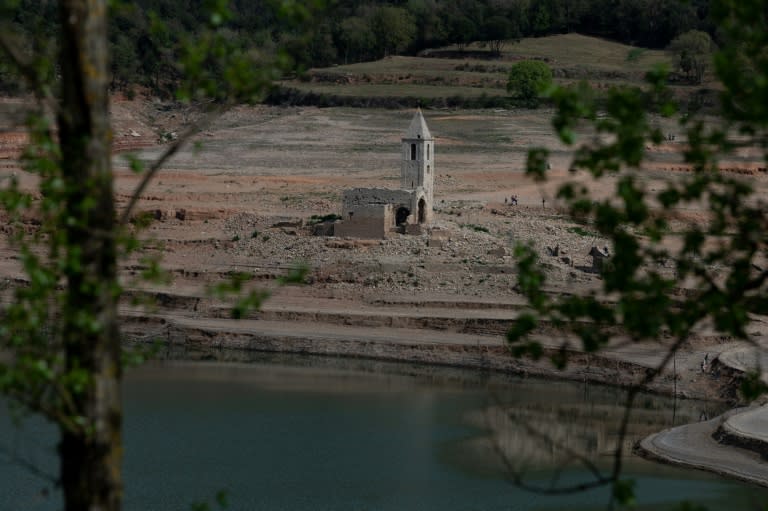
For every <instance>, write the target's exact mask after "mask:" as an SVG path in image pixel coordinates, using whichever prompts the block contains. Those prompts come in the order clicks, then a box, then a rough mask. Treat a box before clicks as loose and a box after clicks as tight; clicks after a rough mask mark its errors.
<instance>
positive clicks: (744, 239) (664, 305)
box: [508, 0, 768, 503]
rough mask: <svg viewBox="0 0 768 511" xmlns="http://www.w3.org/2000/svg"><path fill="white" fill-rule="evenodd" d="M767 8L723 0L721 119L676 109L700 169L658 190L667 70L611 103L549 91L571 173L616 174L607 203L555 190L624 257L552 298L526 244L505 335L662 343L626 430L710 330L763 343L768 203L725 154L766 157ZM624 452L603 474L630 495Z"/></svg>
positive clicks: (532, 159)
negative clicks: (651, 164) (651, 387)
mask: <svg viewBox="0 0 768 511" xmlns="http://www.w3.org/2000/svg"><path fill="white" fill-rule="evenodd" d="M764 7H765V3H764V2H762V1H759V0H713V2H712V8H713V12H714V13H715V14H716V21H717V23H718V26H719V29H720V30H721V31H722V34H723V40H724V45H723V47H722V49H721V50H720V51H719V52H718V53H717V54H716V56H715V62H716V68H715V70H716V73H717V77H718V79H719V80H720V82H721V83H722V87H723V93H722V103H723V111H724V115H723V117H722V118H721V119H720V120H719V122H717V123H711V122H704V120H702V119H699V118H698V117H697V115H696V114H695V112H685V115H680V116H679V117H678V129H679V130H680V132H681V133H683V134H684V135H685V139H686V146H685V147H686V149H685V151H684V152H683V155H682V157H683V158H684V160H685V163H686V164H687V165H688V166H690V168H691V170H692V172H690V173H687V174H685V175H680V176H675V177H674V178H670V179H669V180H668V181H667V182H666V183H665V184H664V185H663V186H657V185H654V188H650V187H649V186H647V185H646V184H645V181H644V180H643V179H642V167H643V162H644V159H645V158H646V151H647V148H648V147H651V146H654V145H658V144H661V143H662V141H663V140H664V133H662V132H661V130H660V129H659V127H658V119H657V118H656V115H662V116H665V117H673V116H676V115H677V114H678V110H677V108H676V105H675V104H674V103H672V102H671V101H670V95H669V91H668V90H667V88H666V81H667V74H666V72H665V70H656V71H653V72H651V73H649V74H648V77H647V78H648V81H647V86H646V87H645V88H643V89H640V88H628V87H625V88H617V89H613V90H611V91H610V92H609V93H608V95H607V97H606V99H605V100H604V101H603V102H602V103H601V104H600V105H598V104H596V103H595V101H594V100H593V99H592V98H591V96H590V95H589V94H585V91H584V90H583V89H579V88H558V89H555V90H554V91H553V92H551V94H550V97H551V99H552V100H553V101H554V103H555V105H556V107H557V110H556V114H555V117H554V119H553V125H554V128H555V130H556V132H557V135H558V137H559V139H560V141H561V142H563V143H564V144H566V145H568V146H571V147H573V148H574V149H575V152H574V159H573V162H572V164H571V169H572V170H573V172H575V173H586V174H589V175H591V176H592V177H594V178H597V179H610V180H611V182H612V183H615V191H614V193H613V194H612V195H611V197H610V198H607V199H602V200H594V198H593V197H591V196H590V193H589V190H588V189H587V188H586V187H585V186H584V185H583V184H579V183H577V182H571V183H567V184H564V185H562V186H561V187H560V188H559V191H558V198H559V199H560V200H562V201H563V202H564V203H565V204H566V205H567V207H568V209H569V211H570V213H571V214H572V215H573V216H574V217H575V218H578V219H579V220H580V221H584V220H585V219H586V220H587V221H588V222H589V223H590V224H591V228H592V229H594V230H596V231H597V232H599V233H600V234H601V235H602V236H603V237H605V238H606V239H609V240H610V245H611V246H612V253H613V254H614V256H613V257H612V264H610V265H608V266H607V267H606V268H605V269H604V271H603V273H602V275H601V276H602V288H601V290H600V292H599V293H594V294H590V295H587V296H578V297H577V296H567V297H553V296H550V295H548V294H546V293H544V286H545V285H546V278H545V273H544V272H543V271H541V268H540V267H539V266H538V263H537V254H536V253H535V251H534V250H533V248H532V247H529V246H522V247H519V248H518V251H517V255H518V260H519V262H518V265H519V270H520V274H519V282H518V286H519V288H520V290H521V292H522V293H523V294H525V296H526V297H527V299H528V301H529V304H530V306H531V312H530V313H528V314H525V315H523V316H522V318H521V320H520V321H518V323H517V325H516V326H515V327H514V328H513V329H512V330H510V332H508V340H509V341H510V343H511V344H512V346H513V352H514V353H516V354H524V353H528V354H531V355H533V356H540V355H541V354H542V349H541V346H540V345H539V344H538V343H537V342H535V341H532V340H529V339H528V338H527V337H528V335H529V334H530V333H531V332H534V331H535V330H536V329H537V327H538V325H539V324H540V322H541V321H542V320H547V321H548V322H549V323H550V324H551V325H554V326H557V327H560V328H561V329H563V330H564V331H565V332H569V333H572V334H575V335H576V336H577V337H578V338H579V339H580V341H581V348H582V349H583V350H584V351H586V352H594V351H596V350H600V349H602V348H605V347H606V346H608V345H609V343H611V342H612V341H613V340H614V339H615V338H616V337H617V336H621V338H626V339H629V340H631V341H653V342H656V343H659V344H660V345H662V346H663V347H664V348H663V349H664V351H662V352H661V353H662V357H661V360H660V362H659V363H658V365H657V366H656V367H654V368H652V369H649V370H648V371H647V373H646V374H645V375H644V376H642V377H641V378H640V379H638V380H637V381H635V382H633V385H632V386H631V388H630V390H629V392H628V396H627V402H626V412H625V419H624V422H623V424H624V426H622V428H625V425H626V423H627V419H628V417H629V414H630V413H631V410H632V404H633V402H634V398H635V396H636V395H637V392H638V391H639V390H640V389H641V388H643V387H644V386H645V385H647V384H648V383H649V382H650V381H652V380H653V379H654V378H656V377H657V376H658V375H659V374H661V372H662V371H664V370H665V368H666V367H667V366H668V365H669V364H670V363H671V362H672V360H673V358H674V356H675V353H676V352H677V351H678V350H679V349H680V348H681V346H682V345H683V344H684V343H685V342H686V341H687V340H689V339H690V338H691V336H692V335H695V334H696V333H697V332H698V331H699V329H701V328H702V327H706V328H709V329H712V330H713V331H714V332H715V333H716V334H718V335H722V336H724V337H728V338H733V339H739V340H744V341H747V342H755V341H754V340H753V339H752V336H751V334H750V328H749V327H750V323H751V322H752V321H753V318H754V317H755V316H756V315H765V314H766V313H768V293H766V291H768V286H767V285H766V280H767V279H768V269H765V268H764V263H763V262H761V261H762V260H764V258H765V257H766V255H768V254H767V253H766V246H768V209H766V207H765V201H764V199H763V198H761V197H758V196H756V194H755V191H754V188H753V186H752V183H751V182H750V181H749V180H745V179H744V178H741V177H734V176H733V175H729V174H728V173H726V172H725V171H723V170H721V169H720V167H719V164H718V162H719V161H720V159H721V158H727V157H728V156H729V155H733V153H734V151H737V150H740V151H746V150H748V149H750V148H751V149H753V154H759V155H761V156H762V158H763V159H768V156H766V154H765V151H764V148H765V147H766V143H767V142H768V108H767V107H766V105H765V100H764V98H765V97H766V95H768V58H767V57H766V53H765V48H766V47H768V30H766V27H767V26H768V19H767V18H766V16H768V13H766V11H765V8H764ZM649 111H652V112H658V114H651V113H649ZM582 134H583V135H582ZM582 136H583V137H584V138H583V139H582V138H581V137H582ZM681 138H682V137H681ZM546 154H547V151H546V149H537V150H534V151H532V152H531V154H530V155H529V165H528V169H529V170H528V172H529V174H530V175H533V176H534V177H535V178H536V179H545V178H546V165H542V162H543V161H544V159H543V157H545V156H546ZM683 208H684V209H685V210H691V209H694V208H696V209H698V210H699V211H700V214H699V215H698V217H697V218H696V219H695V220H693V219H692V220H690V221H688V222H686V223H684V225H683V226H680V225H679V224H677V225H675V224H674V222H679V221H677V220H676V218H678V217H679V213H680V211H681V209H683ZM681 229H682V232H681ZM562 353H567V347H566V345H565V344H564V345H563V351H561V353H559V354H558V355H557V356H555V357H553V362H555V363H557V364H558V365H562V364H565V363H567V358H563V357H562V356H560V355H561V354H562ZM764 389H765V385H764V384H762V383H759V382H758V380H757V379H756V378H755V377H752V378H747V379H746V381H745V384H744V385H743V386H742V391H743V392H745V393H746V396H747V397H754V395H755V393H756V392H758V391H762V390H764ZM621 433H622V434H623V431H622V432H621ZM622 449H623V447H622V446H621V442H619V447H618V448H617V452H616V456H615V458H614V466H613V469H612V471H611V473H610V475H609V476H607V477H605V478H604V479H603V480H605V481H610V482H611V483H612V484H613V485H614V497H615V498H616V499H617V500H618V501H619V502H622V503H626V502H629V501H631V500H632V491H631V487H630V486H628V485H626V484H625V483H620V481H621V480H620V478H619V477H620V471H621V464H622V462H621V454H622Z"/></svg>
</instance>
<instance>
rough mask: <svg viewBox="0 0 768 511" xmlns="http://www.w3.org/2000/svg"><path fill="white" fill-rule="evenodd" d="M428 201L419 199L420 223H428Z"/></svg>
mask: <svg viewBox="0 0 768 511" xmlns="http://www.w3.org/2000/svg"><path fill="white" fill-rule="evenodd" d="M426 209H427V201H425V200H424V197H422V198H421V199H419V223H420V224H423V223H424V222H426V221H427V211H426Z"/></svg>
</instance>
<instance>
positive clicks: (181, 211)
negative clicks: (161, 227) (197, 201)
mask: <svg viewBox="0 0 768 511" xmlns="http://www.w3.org/2000/svg"><path fill="white" fill-rule="evenodd" d="M176 218H178V219H179V220H181V221H184V219H186V218H187V210H186V209H184V208H182V209H177V210H176Z"/></svg>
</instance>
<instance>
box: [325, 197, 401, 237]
mask: <svg viewBox="0 0 768 511" xmlns="http://www.w3.org/2000/svg"><path fill="white" fill-rule="evenodd" d="M345 195H346V194H345ZM345 199H346V197H345ZM344 206H345V207H344V214H343V217H344V219H343V221H341V222H337V223H336V224H335V226H334V235H335V236H338V237H342V238H343V237H350V238H385V237H386V236H387V233H388V232H389V229H390V228H391V227H392V226H394V225H395V213H394V207H393V206H392V204H373V205H351V204H346V201H345V205H344Z"/></svg>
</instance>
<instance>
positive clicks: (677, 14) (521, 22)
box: [0, 0, 716, 92]
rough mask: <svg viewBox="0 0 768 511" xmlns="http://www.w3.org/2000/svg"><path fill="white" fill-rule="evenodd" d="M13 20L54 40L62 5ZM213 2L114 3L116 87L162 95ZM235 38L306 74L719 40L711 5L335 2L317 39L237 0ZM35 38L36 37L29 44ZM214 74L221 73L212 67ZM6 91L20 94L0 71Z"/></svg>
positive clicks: (670, 0) (671, 0)
mask: <svg viewBox="0 0 768 511" xmlns="http://www.w3.org/2000/svg"><path fill="white" fill-rule="evenodd" d="M20 3H21V6H22V8H21V9H18V10H17V11H16V13H17V15H16V16H15V17H14V19H13V20H12V23H13V25H15V27H16V29H17V30H18V31H19V33H20V34H22V36H23V34H25V33H26V34H36V35H40V34H45V33H53V23H54V20H55V19H56V2H55V1H53V0H20ZM210 3H211V2H210V1H209V0H135V1H133V2H114V3H113V6H112V10H113V12H112V16H111V17H110V26H109V41H110V45H111V55H112V61H111V70H112V86H113V87H115V88H122V87H124V86H126V85H128V84H141V85H145V86H149V87H152V88H154V89H156V90H162V89H163V87H164V84H171V83H173V80H174V77H175V75H176V74H178V69H176V65H177V64H175V62H177V60H178V59H177V57H178V55H177V54H176V51H177V50H176V48H178V47H179V43H180V42H181V41H183V40H184V39H189V38H194V37H196V35H197V34H198V33H199V31H200V29H201V27H204V26H206V24H208V23H210V21H211V20H210V19H209V18H208V15H207V10H206V8H205V7H206V5H208V4H210ZM219 3H220V2H219ZM227 3H228V4H229V8H230V10H231V12H232V16H231V17H229V18H228V19H227V20H224V22H225V24H226V29H227V31H226V36H227V37H228V38H230V39H231V42H233V43H235V44H236V45H238V46H239V47H241V48H243V49H248V50H249V51H260V52H269V53H276V52H278V51H280V50H282V51H283V52H284V53H286V54H287V55H288V56H290V57H291V58H292V59H294V61H296V62H297V63H298V65H299V66H300V67H305V68H307V67H320V66H327V65H331V64H334V63H348V62H359V61H366V60H373V59H378V58H381V57H384V56H387V55H392V54H398V53H410V54H415V53H417V52H419V51H421V50H423V49H425V48H432V47H437V46H444V45H448V44H456V45H458V47H459V49H463V48H464V47H465V46H466V45H467V44H468V43H470V42H474V41H479V42H482V43H484V44H485V46H486V47H487V48H488V49H489V50H490V52H491V53H499V52H501V51H502V50H503V45H504V43H505V42H506V41H509V40H514V39H517V38H522V37H529V36H543V35H549V34H557V33H565V32H580V33H584V34H590V35H596V36H600V37H606V38H610V39H615V40H617V41H621V42H625V43H630V44H634V45H638V46H643V47H650V48H663V47H666V46H667V45H668V44H669V43H670V41H672V40H673V39H674V38H675V37H677V36H678V35H680V34H682V33H684V32H687V31H689V30H693V29H696V30H702V31H704V32H709V33H710V34H712V35H713V36H714V35H716V34H714V33H713V29H712V27H711V25H710V22H709V16H708V11H709V0H688V1H682V0H390V1H381V0H367V1H364V2H360V1H358V0H336V1H333V0H331V1H330V2H328V4H329V5H327V7H326V8H325V9H324V10H323V11H321V12H319V13H318V14H316V17H315V21H316V22H315V24H314V27H313V30H312V33H310V34H304V33H301V34H299V33H296V32H295V31H294V29H292V28H290V24H289V23H287V22H286V21H285V19H283V18H281V17H280V16H279V13H278V12H276V9H277V7H276V6H275V5H276V4H275V3H274V2H272V1H271V0H229V1H228V2H227ZM30 39H31V38H30ZM212 65H213V64H212ZM0 85H2V87H3V88H4V89H5V91H6V92H11V91H12V89H13V86H14V83H13V81H12V80H10V79H9V78H8V76H7V75H4V74H3V70H2V67H1V66H0Z"/></svg>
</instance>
